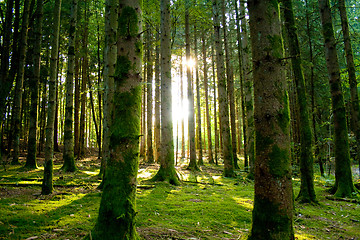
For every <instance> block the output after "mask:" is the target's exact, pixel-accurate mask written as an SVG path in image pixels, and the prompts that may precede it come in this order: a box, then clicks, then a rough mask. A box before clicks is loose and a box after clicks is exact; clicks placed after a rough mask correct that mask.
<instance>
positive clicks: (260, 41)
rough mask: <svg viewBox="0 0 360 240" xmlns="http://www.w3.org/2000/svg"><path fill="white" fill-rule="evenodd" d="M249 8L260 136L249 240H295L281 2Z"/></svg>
mask: <svg viewBox="0 0 360 240" xmlns="http://www.w3.org/2000/svg"><path fill="white" fill-rule="evenodd" d="M248 4H249V15H250V33H251V44H252V56H253V64H254V65H253V76H254V95H255V98H254V99H255V111H254V116H255V131H256V138H255V139H256V144H255V150H256V160H255V197H254V198H255V200H254V209H253V213H252V214H253V215H252V230H251V234H250V236H249V239H256V240H259V239H279V240H280V239H281V240H285V239H289V240H293V239H295V238H294V230H293V214H294V212H293V211H294V206H293V194H292V193H293V190H292V183H291V157H290V134H289V132H290V127H289V126H290V115H289V103H288V94H287V87H286V78H285V71H284V67H283V64H282V59H283V44H282V37H281V27H280V25H281V24H280V17H279V15H280V14H279V6H278V1H249V3H248ZM268 16H271V18H268ZM259 33H261V34H259ZM280 193H281V194H280Z"/></svg>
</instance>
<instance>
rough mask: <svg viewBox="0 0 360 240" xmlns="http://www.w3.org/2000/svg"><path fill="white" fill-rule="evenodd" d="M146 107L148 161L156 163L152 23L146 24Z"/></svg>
mask: <svg viewBox="0 0 360 240" xmlns="http://www.w3.org/2000/svg"><path fill="white" fill-rule="evenodd" d="M145 35H146V46H147V48H146V80H147V84H146V92H147V95H146V98H147V99H146V106H147V112H146V114H147V116H146V120H147V121H146V125H147V142H146V161H147V162H148V163H153V162H154V150H153V127H152V125H153V121H152V119H153V94H152V86H153V62H152V61H153V57H152V55H153V53H152V46H153V44H152V33H151V28H150V23H147V24H146V33H145Z"/></svg>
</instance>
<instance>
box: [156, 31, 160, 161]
mask: <svg viewBox="0 0 360 240" xmlns="http://www.w3.org/2000/svg"><path fill="white" fill-rule="evenodd" d="M156 38H157V42H158V40H160V34H159V33H158V34H157V36H156ZM160 84H161V81H160V47H159V45H158V44H156V48H155V123H154V125H155V128H154V142H155V162H160V151H161V145H160V142H161V141H160V139H161V136H160V129H161V128H160V127H161V124H160V104H161V103H160V97H161V96H160Z"/></svg>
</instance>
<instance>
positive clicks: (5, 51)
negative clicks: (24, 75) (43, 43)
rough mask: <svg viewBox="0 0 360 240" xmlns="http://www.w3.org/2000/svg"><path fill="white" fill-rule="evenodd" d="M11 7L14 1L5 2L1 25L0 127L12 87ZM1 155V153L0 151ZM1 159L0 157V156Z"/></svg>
mask: <svg viewBox="0 0 360 240" xmlns="http://www.w3.org/2000/svg"><path fill="white" fill-rule="evenodd" d="M13 6H14V0H8V1H6V14H5V22H4V23H3V38H2V41H3V42H2V49H1V65H0V70H1V71H0V84H1V88H0V126H2V125H3V119H4V114H5V109H6V98H7V96H8V95H9V93H10V90H11V87H12V80H11V81H10V79H9V78H8V73H9V57H10V44H11V31H12V20H13V16H12V15H13ZM0 154H1V151H0ZM0 158H1V156H0Z"/></svg>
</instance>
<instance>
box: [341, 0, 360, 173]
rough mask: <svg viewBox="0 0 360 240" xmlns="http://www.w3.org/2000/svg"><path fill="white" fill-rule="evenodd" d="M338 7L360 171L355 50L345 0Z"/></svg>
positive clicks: (359, 123) (359, 131) (359, 122)
mask: <svg viewBox="0 0 360 240" xmlns="http://www.w3.org/2000/svg"><path fill="white" fill-rule="evenodd" d="M338 7H339V11H340V19H341V28H342V32H343V37H344V48H345V56H346V66H347V71H348V74H349V84H350V96H351V103H350V105H351V108H350V111H351V114H350V118H351V125H350V126H351V130H352V131H353V132H354V134H355V138H356V146H357V147H356V151H357V153H356V160H357V161H358V162H359V171H360V110H359V96H358V89H357V79H356V69H355V63H354V56H353V50H352V46H351V40H350V32H349V22H348V18H347V13H346V6H345V1H344V0H339V1H338Z"/></svg>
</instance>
